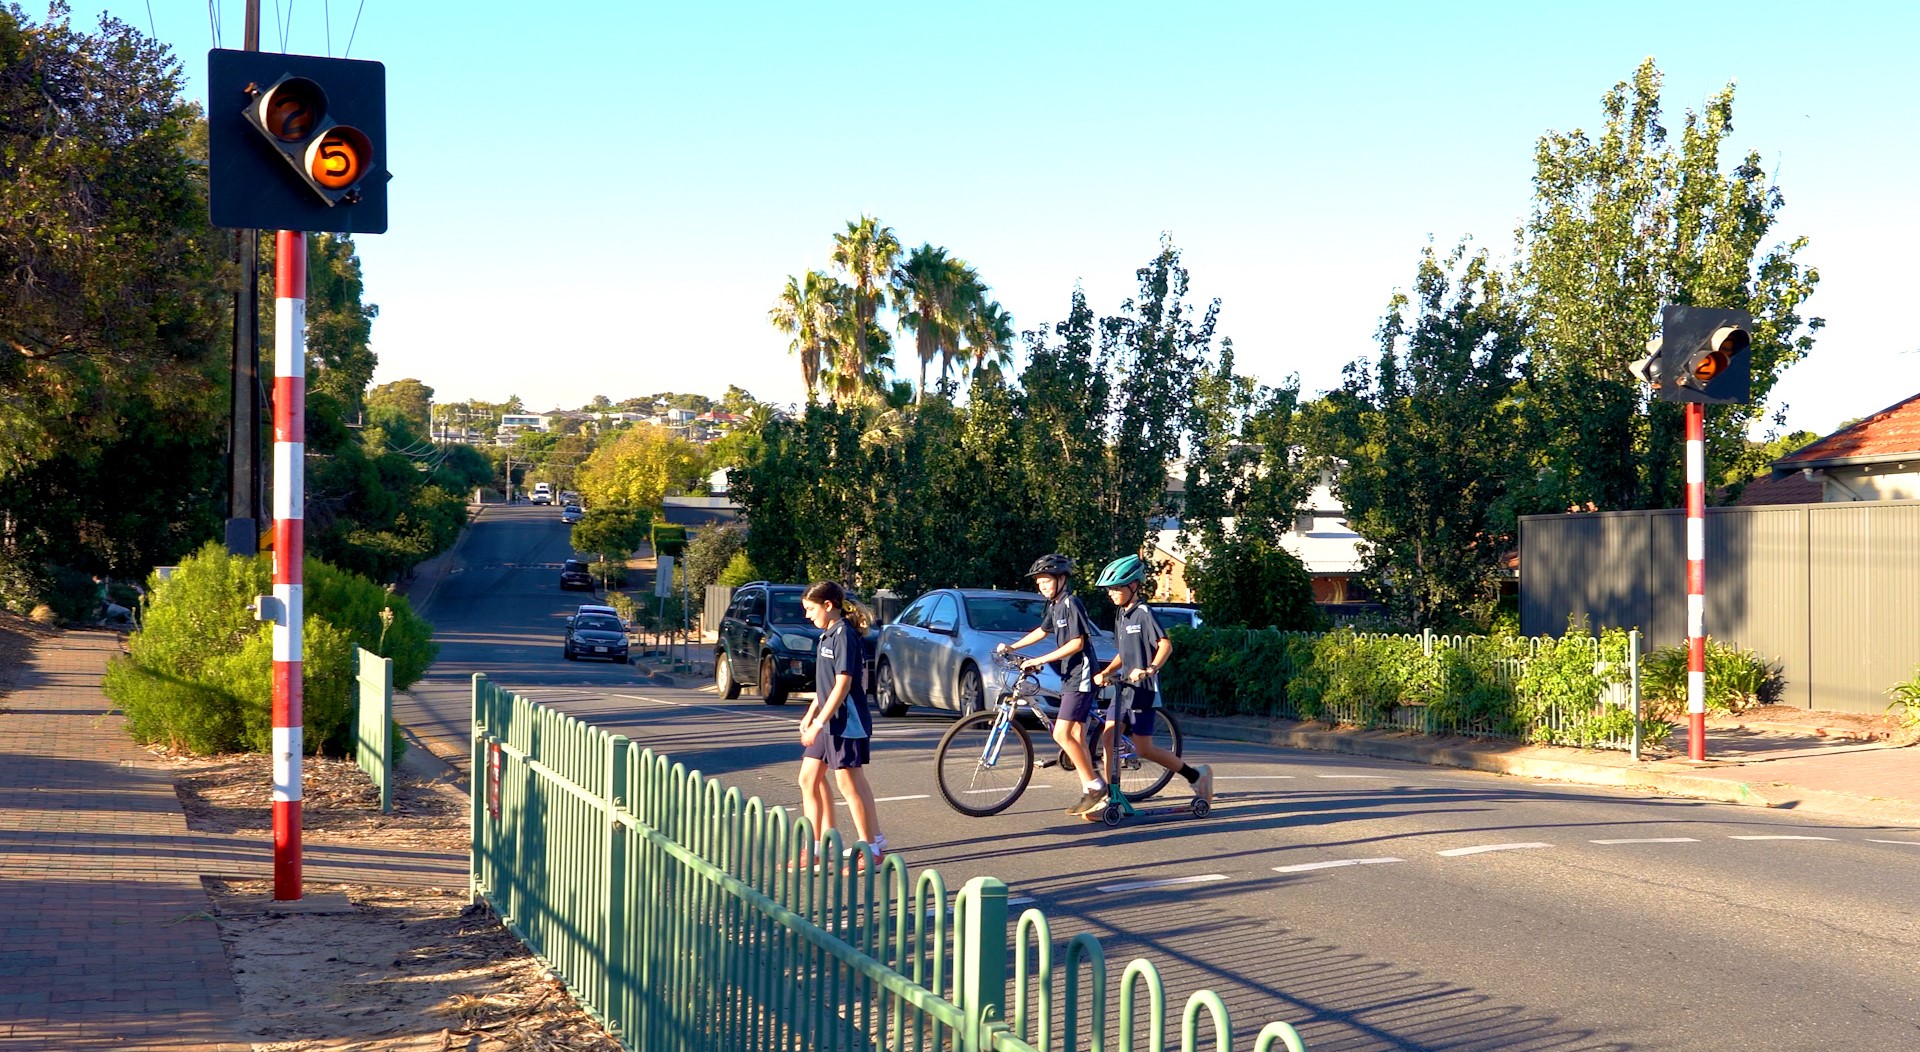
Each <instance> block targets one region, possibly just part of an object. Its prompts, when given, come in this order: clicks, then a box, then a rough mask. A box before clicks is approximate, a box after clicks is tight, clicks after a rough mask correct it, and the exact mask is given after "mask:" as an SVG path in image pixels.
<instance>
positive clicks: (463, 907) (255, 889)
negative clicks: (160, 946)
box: [162, 756, 619, 1052]
mask: <svg viewBox="0 0 1920 1052" xmlns="http://www.w3.org/2000/svg"><path fill="white" fill-rule="evenodd" d="M162 759H163V761H164V762H166V763H168V764H170V765H172V767H173V768H174V771H175V775H174V784H175V788H176V790H177V792H178V793H179V796H180V801H181V804H182V805H183V806H184V807H185V808H186V812H187V824H188V825H189V826H190V827H191V828H193V829H196V830H206V831H210V832H240V831H248V832H265V831H267V830H269V829H271V828H272V811H271V809H270V807H269V804H268V800H267V797H266V793H265V792H264V791H263V790H262V786H265V785H268V784H270V781H271V778H270V772H269V769H268V760H267V758H266V757H264V756H219V757H209V758H192V757H180V756H163V757H162ZM302 792H303V795H304V797H305V806H304V808H303V820H302V836H303V838H304V839H305V840H306V841H307V842H309V843H350V844H354V845H357V846H361V847H368V846H373V847H378V846H381V845H391V846H392V847H394V848H396V849H399V848H407V849H412V850H419V849H421V848H431V849H438V850H445V851H458V850H463V849H464V848H465V847H466V845H467V836H468V832H467V830H468V826H467V822H468V811H467V797H466V794H464V793H463V792H461V791H460V790H459V789H458V788H456V787H454V786H452V785H449V784H446V783H445V782H443V781H439V780H432V779H427V780H423V779H421V778H419V777H417V776H413V775H411V774H410V773H408V772H406V771H404V770H403V771H402V772H400V775H399V777H398V778H397V779H396V784H395V786H394V792H393V813H392V814H390V815H382V814H381V813H380V801H379V795H378V794H377V793H376V792H375V790H374V789H373V786H372V784H371V783H370V781H369V780H368V779H367V777H366V775H364V774H362V773H361V772H360V770H359V768H357V767H356V766H354V765H353V764H352V763H351V762H348V761H340V760H325V759H318V758H312V757H310V758H308V760H307V761H306V764H305V767H304V769H303V776H302ZM206 883H207V891H208V897H209V898H210V900H211V901H212V903H213V917H214V920H215V922H216V923H217V924H218V925H219V928H220V936H221V939H222V940H223V941H224V942H225V943H226V946H227V956H228V959H229V960H230V961H231V962H232V964H233V977H234V982H235V984H236V985H237V986H238V987H239V991H240V998H241V1003H242V1005H243V1008H244V1018H245V1019H247V1020H250V1021H253V1025H252V1026H251V1027H250V1035H249V1036H250V1038H251V1040H252V1042H253V1047H254V1049H255V1050H256V1052H319V1050H327V1052H349V1050H351V1052H376V1050H378V1052H451V1050H455V1049H458V1050H463V1052H489V1050H506V1049H511V1050H529V1052H549V1050H553V1052H558V1050H562V1049H564V1050H569V1052H572V1050H582V1052H616V1050H618V1049H619V1045H618V1044H616V1043H615V1042H614V1040H613V1038H612V1037H610V1036H608V1035H607V1033H606V1032H605V1031H604V1030H602V1029H601V1028H600V1026H599V1024H597V1023H595V1022H594V1021H593V1019H592V1018H591V1017H589V1016H588V1015H587V1014H586V1012H585V1011H583V1010H582V1009H581V1008H580V1007H579V1005H578V1004H577V1003H575V1002H574V1000H573V998H572V997H571V996H570V995H569V994H568V993H567V991H566V989H565V987H564V986H563V985H562V984H561V983H560V982H559V981H558V980H556V979H554V978H553V977H552V976H551V975H549V974H548V972H547V971H546V969H545V968H543V967H542V966H541V965H540V963H539V962H538V961H536V960H534V959H533V957H532V955H530V954H529V953H527V951H526V949H525V948H524V947H523V946H522V945H521V944H520V942H519V940H518V939H516V938H515V937H514V936H513V935H512V934H511V933H509V932H508V931H506V929H504V928H503V927H501V925H500V922H499V920H498V919H497V918H495V917H494V915H493V913H492V912H491V911H490V910H488V909H487V908H486V907H485V906H470V905H469V904H468V902H467V889H466V887H465V885H464V883H462V884H461V885H460V886H457V887H444V888H403V887H374V886H367V885H354V884H335V885H318V886H315V885H311V884H310V885H309V886H308V887H307V888H306V889H305V892H306V901H307V903H308V904H315V903H320V902H324V901H326V900H327V899H329V898H333V899H335V900H336V901H337V898H338V897H340V896H344V898H345V899H346V901H347V903H348V904H349V905H348V906H347V907H346V908H347V909H348V912H331V913H281V912H277V911H276V909H275V906H274V904H273V903H272V901H271V893H272V887H271V885H270V883H268V882H266V881H221V880H208V881H207V882H206Z"/></svg>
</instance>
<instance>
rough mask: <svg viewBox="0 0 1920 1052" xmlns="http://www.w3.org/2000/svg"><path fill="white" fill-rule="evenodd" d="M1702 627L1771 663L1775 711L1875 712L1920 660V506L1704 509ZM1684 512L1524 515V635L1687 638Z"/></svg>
mask: <svg viewBox="0 0 1920 1052" xmlns="http://www.w3.org/2000/svg"><path fill="white" fill-rule="evenodd" d="M1706 532H1707V632H1708V634H1709V635H1711V636H1713V637H1714V638H1715V639H1718V640H1720V641H1722V642H1724V643H1728V644H1732V645H1734V646H1740V647H1745V648H1747V649H1750V650H1752V651H1754V652H1755V653H1757V654H1759V655H1760V656H1761V657H1762V658H1765V659H1767V660H1769V661H1774V662H1777V663H1778V664H1779V666H1780V668H1781V671H1782V673H1783V675H1784V678H1785V684H1786V691H1785V694H1784V696H1783V697H1782V699H1781V700H1782V702H1784V703H1786V704H1789V705H1797V706H1805V707H1809V708H1817V709H1830V710H1835V711H1841V712H1881V711H1884V710H1885V708H1886V704H1887V699H1886V694H1885V692H1886V690H1887V688H1888V687H1890V686H1892V685H1893V684H1894V683H1896V682H1899V681H1901V680H1904V679H1906V678H1908V677H1909V676H1911V675H1912V674H1913V669H1914V666H1915V665H1916V663H1920V501H1872V502H1857V503H1833V504H1795V505H1775V506H1763V507H1752V508H1709V509H1707V531H1706ZM1685 595H1686V516H1685V514H1684V513H1683V512H1681V511H1678V510H1662V511H1629V512H1599V513H1588V514H1575V515H1528V516H1523V517H1522V518H1521V521H1520V628H1521V631H1522V632H1524V633H1526V634H1529V635H1538V634H1556V633H1559V632H1561V631H1563V630H1564V629H1565V627H1566V621H1567V616H1568V615H1569V614H1573V615H1575V616H1585V617H1586V618H1588V619H1589V621H1590V622H1591V623H1592V627H1593V628H1594V629H1596V630H1598V629H1601V628H1607V627H1620V628H1632V627H1639V628H1640V629H1641V630H1642V631H1644V632H1645V633H1646V636H1647V640H1648V645H1649V646H1655V647H1658V646H1671V645H1673V644H1675V643H1678V642H1679V641H1680V640H1681V639H1682V638H1683V637H1684V636H1685V634H1686V600H1685Z"/></svg>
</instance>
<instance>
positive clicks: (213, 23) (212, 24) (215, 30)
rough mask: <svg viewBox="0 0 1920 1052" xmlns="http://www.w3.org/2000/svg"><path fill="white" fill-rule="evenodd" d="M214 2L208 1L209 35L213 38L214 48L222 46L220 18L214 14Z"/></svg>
mask: <svg viewBox="0 0 1920 1052" xmlns="http://www.w3.org/2000/svg"><path fill="white" fill-rule="evenodd" d="M213 4H214V0H207V35H208V36H211V37H212V38H213V46H214V47H219V46H220V16H219V15H218V14H216V13H215V12H214V9H213Z"/></svg>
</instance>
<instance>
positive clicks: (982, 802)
mask: <svg viewBox="0 0 1920 1052" xmlns="http://www.w3.org/2000/svg"><path fill="white" fill-rule="evenodd" d="M994 664H995V665H996V666H997V667H998V669H999V671H1000V676H1001V690H1000V692H999V698H998V700H997V701H996V702H995V704H994V707H993V708H991V709H988V710H986V711H984V712H976V713H973V714H972V715H969V716H963V717H961V718H960V719H959V720H956V721H955V722H954V724H953V726H952V727H949V728H947V733H946V734H944V735H942V736H941V738H940V744H939V745H938V746H937V747H935V749H934V751H933V764H934V780H935V782H936V783H938V785H939V786H940V795H941V796H942V797H944V798H945V799H946V801H947V804H948V805H949V806H951V807H952V808H953V809H954V810H956V811H958V812H960V813H961V814H963V815H970V816H972V817H974V818H985V817H987V816H989V815H997V814H999V813H1000V812H1002V811H1004V810H1006V809H1007V808H1009V807H1012V806H1013V803H1014V801H1016V800H1018V799H1020V794H1022V793H1024V792H1026V790H1027V785H1028V783H1029V782H1031V781H1032V780H1033V772H1034V768H1035V764H1034V759H1033V756H1034V753H1033V738H1032V736H1031V735H1030V734H1029V733H1028V731H1027V729H1026V727H1024V726H1022V725H1021V723H1020V721H1019V719H1018V718H1017V717H1018V716H1019V714H1020V711H1021V710H1022V709H1024V710H1026V711H1027V712H1029V713H1031V714H1032V715H1033V717H1034V718H1035V719H1037V720H1038V721H1039V722H1040V724H1041V726H1042V727H1044V728H1045V729H1046V730H1047V732H1048V734H1049V735H1051V734H1052V731H1053V725H1054V721H1053V720H1052V719H1051V718H1049V717H1048V716H1047V714H1046V713H1045V712H1043V711H1041V710H1040V708H1039V707H1038V706H1037V705H1035V704H1034V699H1035V698H1037V697H1039V695H1040V679H1039V677H1038V676H1035V675H1034V674H1033V673H1031V672H1028V671H1025V670H1024V669H1022V668H1021V667H1020V664H1019V662H1017V661H1014V660H1012V659H1010V658H1008V657H1006V656H1004V655H995V657H994ZM1109 689H1111V688H1109ZM1102 696H1103V698H1104V697H1110V696H1111V695H1109V694H1106V693H1105V692H1103V695H1102ZM1108 707H1109V706H1108V705H1105V704H1102V705H1101V706H1099V707H1098V708H1096V709H1095V710H1094V713H1093V715H1092V716H1091V717H1089V718H1088V721H1087V745H1088V749H1089V751H1090V752H1091V753H1092V754H1093V763H1094V769H1095V770H1100V769H1102V762H1101V761H1102V753H1103V750H1102V748H1101V742H1100V739H1101V737H1102V731H1103V730H1104V729H1105V726H1106V719H1107V709H1108ZM1153 711H1154V728H1153V730H1154V733H1153V737H1154V739H1155V740H1156V741H1161V742H1165V743H1167V746H1168V748H1169V749H1171V750H1172V751H1173V753H1174V754H1175V755H1179V754H1180V752H1181V751H1182V747H1183V745H1184V744H1185V742H1186V736H1185V735H1184V734H1182V733H1181V731H1180V724H1179V722H1178V721H1176V720H1175V719H1174V718H1173V714H1172V713H1170V712H1167V711H1166V710H1164V709H1155V710H1153ZM1115 738H1116V739H1117V742H1118V745H1117V748H1118V751H1119V756H1118V757H1117V759H1118V761H1119V769H1120V770H1119V779H1118V781H1119V783H1120V791H1121V793H1122V795H1124V796H1125V797H1126V798H1127V799H1128V800H1132V801H1135V802H1138V801H1141V800H1145V799H1148V798H1149V797H1151V796H1153V795H1154V794H1155V793H1157V792H1159V791H1160V790H1161V789H1163V788H1165V787H1166V785H1167V782H1168V781H1169V780H1171V779H1172V778H1173V772H1172V771H1169V770H1167V769H1166V768H1164V767H1161V766H1160V765H1159V764H1157V763H1154V762H1152V761H1150V760H1147V761H1143V760H1141V759H1140V757H1139V755H1138V754H1137V753H1136V752H1135V751H1134V748H1133V742H1132V740H1131V739H1129V738H1128V737H1127V736H1126V735H1124V734H1120V735H1115ZM1039 766H1041V767H1054V766H1058V767H1059V768H1060V769H1061V770H1063V771H1071V770H1073V769H1074V767H1073V763H1072V761H1071V760H1069V759H1068V757H1067V755H1066V753H1065V752H1064V751H1062V752H1061V753H1060V754H1059V755H1058V756H1056V757H1054V758H1051V759H1049V760H1046V761H1045V762H1043V763H1041V764H1040V765H1039Z"/></svg>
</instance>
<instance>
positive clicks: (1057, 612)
mask: <svg viewBox="0 0 1920 1052" xmlns="http://www.w3.org/2000/svg"><path fill="white" fill-rule="evenodd" d="M1042 627H1044V628H1046V629H1047V630H1048V631H1050V632H1052V633H1053V648H1054V649H1055V650H1058V649H1059V648H1061V647H1063V646H1066V645H1067V641H1068V640H1072V639H1084V640H1085V641H1086V642H1085V643H1084V644H1082V645H1081V647H1080V652H1079V653H1077V654H1068V655H1067V656H1066V657H1063V658H1061V659H1060V660H1058V661H1055V662H1053V670H1054V671H1055V672H1058V673H1059V674H1060V689H1061V690H1078V691H1092V690H1093V666H1094V657H1093V622H1092V621H1091V620H1089V619H1088V618H1087V608H1086V607H1084V606H1082V605H1080V600H1079V599H1078V598H1077V597H1075V596H1071V595H1066V596H1061V597H1060V598H1058V599H1055V600H1054V601H1053V602H1051V603H1049V604H1047V623H1046V624H1045V625H1044V626H1042Z"/></svg>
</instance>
